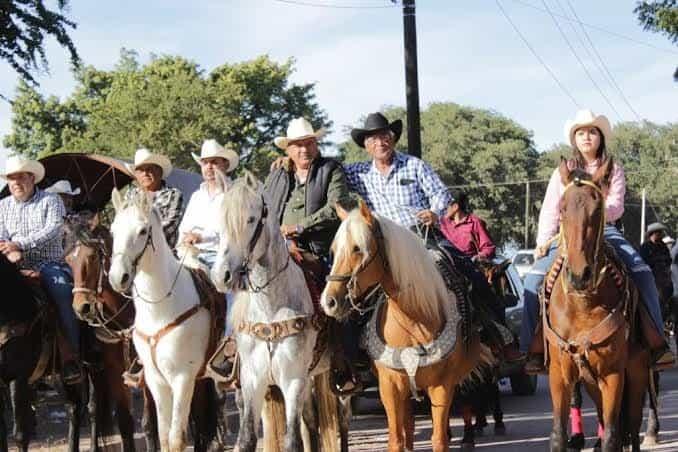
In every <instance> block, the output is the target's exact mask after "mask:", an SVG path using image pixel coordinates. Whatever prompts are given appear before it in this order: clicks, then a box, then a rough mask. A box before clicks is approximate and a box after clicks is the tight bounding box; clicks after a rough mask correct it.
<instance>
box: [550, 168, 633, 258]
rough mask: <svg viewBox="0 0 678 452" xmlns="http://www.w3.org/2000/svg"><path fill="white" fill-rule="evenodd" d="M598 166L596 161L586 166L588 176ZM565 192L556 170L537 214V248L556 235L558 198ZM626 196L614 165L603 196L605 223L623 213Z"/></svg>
mask: <svg viewBox="0 0 678 452" xmlns="http://www.w3.org/2000/svg"><path fill="white" fill-rule="evenodd" d="M599 166H600V162H598V161H597V160H596V161H595V162H593V163H591V164H589V165H587V166H586V168H585V170H586V172H587V173H589V174H593V173H595V171H596V170H597V169H598V167H599ZM564 191H565V185H563V182H562V181H561V180H560V172H559V171H558V168H556V169H555V171H553V174H552V175H551V179H550V180H549V185H548V187H547V188H546V195H544V203H543V204H542V207H541V212H539V228H538V230H537V246H542V245H543V244H544V243H546V242H547V241H548V240H549V239H550V238H551V237H553V236H554V235H556V234H557V233H558V227H559V225H560V198H561V197H562V196H563V192H564ZM625 194H626V179H625V178H624V169H623V168H622V167H621V165H617V163H616V162H615V163H614V166H613V167H612V174H611V175H610V187H609V189H608V190H607V194H606V196H605V221H607V222H608V223H613V222H615V221H617V220H618V219H619V218H621V216H622V214H623V213H624V195H625Z"/></svg>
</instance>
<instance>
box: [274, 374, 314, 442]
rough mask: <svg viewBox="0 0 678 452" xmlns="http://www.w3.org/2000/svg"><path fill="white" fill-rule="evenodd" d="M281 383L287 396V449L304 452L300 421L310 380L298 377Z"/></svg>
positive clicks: (284, 394) (282, 389)
mask: <svg viewBox="0 0 678 452" xmlns="http://www.w3.org/2000/svg"><path fill="white" fill-rule="evenodd" d="M285 383H287V384H285ZM281 384H282V386H283V387H281V388H280V390H281V391H282V393H283V396H284V397H285V418H286V420H287V430H286V431H285V450H286V451H300V452H303V450H304V445H303V443H302V441H301V423H300V422H301V411H302V408H303V406H304V396H305V395H306V387H307V385H308V380H306V379H304V378H297V379H294V380H291V381H288V382H281Z"/></svg>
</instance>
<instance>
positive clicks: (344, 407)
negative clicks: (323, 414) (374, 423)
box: [339, 396, 352, 452]
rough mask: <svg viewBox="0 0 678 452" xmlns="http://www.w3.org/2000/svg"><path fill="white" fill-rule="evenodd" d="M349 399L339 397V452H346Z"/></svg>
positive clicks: (349, 416)
mask: <svg viewBox="0 0 678 452" xmlns="http://www.w3.org/2000/svg"><path fill="white" fill-rule="evenodd" d="M351 416H352V413H351V397H350V396H349V397H339V437H340V441H341V452H348V429H349V427H350V423H351Z"/></svg>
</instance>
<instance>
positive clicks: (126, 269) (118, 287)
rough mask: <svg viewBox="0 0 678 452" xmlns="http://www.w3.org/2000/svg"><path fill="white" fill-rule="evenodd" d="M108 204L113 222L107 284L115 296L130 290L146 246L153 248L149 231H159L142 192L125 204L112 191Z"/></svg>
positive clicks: (114, 190) (151, 233) (158, 222)
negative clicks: (111, 202)
mask: <svg viewBox="0 0 678 452" xmlns="http://www.w3.org/2000/svg"><path fill="white" fill-rule="evenodd" d="M111 200H112V201H113V207H114V208H115V218H114V220H113V223H112V224H111V235H112V237H113V255H112V257H111V268H110V270H109V274H108V281H109V282H110V284H111V287H113V289H114V290H115V291H116V292H120V293H123V292H125V291H127V290H128V289H129V288H130V287H131V285H132V282H133V281H134V277H135V276H136V272H137V265H138V264H139V261H140V259H141V257H142V256H143V255H144V253H145V252H146V249H147V248H148V246H149V245H151V246H152V247H155V244H154V243H153V233H154V231H153V228H155V229H157V230H161V228H162V226H161V223H160V218H159V216H158V213H157V211H155V209H153V204H152V203H151V200H150V199H149V197H148V196H146V195H145V194H144V193H143V192H139V193H138V194H137V195H136V196H134V197H133V199H131V200H130V201H127V202H125V201H123V199H122V196H121V194H120V192H119V191H118V190H117V189H115V188H114V189H113V193H112V196H111ZM161 232H162V231H161ZM163 240H164V239H163Z"/></svg>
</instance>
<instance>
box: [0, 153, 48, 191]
mask: <svg viewBox="0 0 678 452" xmlns="http://www.w3.org/2000/svg"><path fill="white" fill-rule="evenodd" d="M16 173H32V174H33V175H34V176H35V183H36V184H37V183H38V182H40V181H41V180H42V179H43V178H44V177H45V167H44V166H42V163H40V162H38V161H37V160H30V159H27V158H26V157H24V156H21V155H12V156H11V157H8V158H7V160H6V161H5V171H4V172H3V173H2V174H0V177H2V178H3V179H6V178H7V176H9V175H11V174H16Z"/></svg>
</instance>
